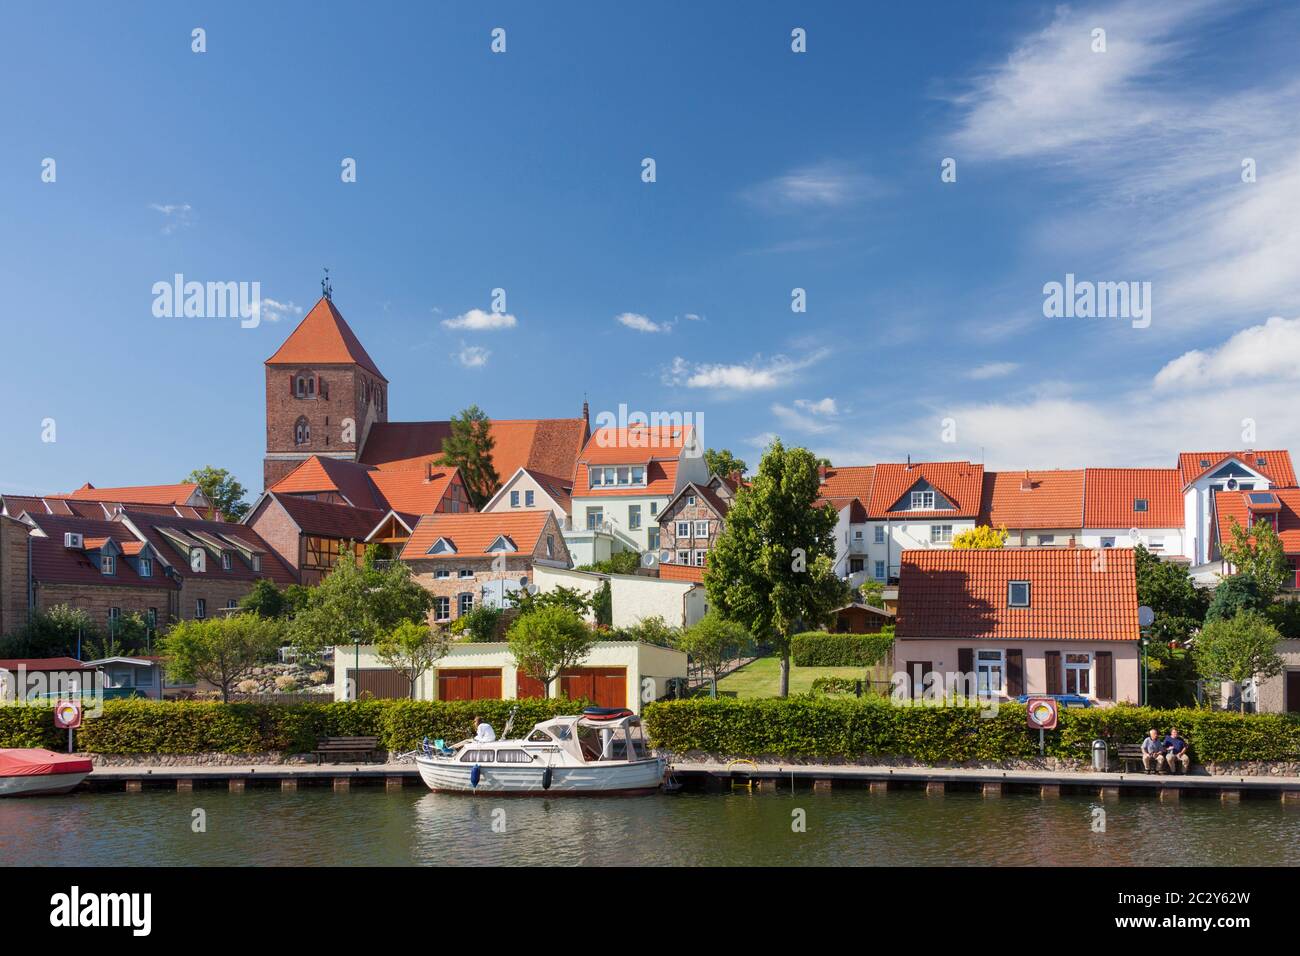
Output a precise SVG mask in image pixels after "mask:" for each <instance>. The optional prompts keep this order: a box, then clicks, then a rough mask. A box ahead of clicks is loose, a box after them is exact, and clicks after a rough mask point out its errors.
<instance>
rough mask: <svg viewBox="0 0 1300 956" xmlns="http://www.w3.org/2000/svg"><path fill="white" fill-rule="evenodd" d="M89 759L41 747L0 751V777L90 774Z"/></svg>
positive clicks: (90, 764)
mask: <svg viewBox="0 0 1300 956" xmlns="http://www.w3.org/2000/svg"><path fill="white" fill-rule="evenodd" d="M93 769H94V764H93V763H91V761H90V759H89V758H87V757H81V756H78V755H76V754H61V753H55V752H54V751H53V750H42V749H41V748H39V747H24V748H21V749H19V748H14V749H10V750H0V777H42V776H47V775H49V774H52V773H90V771H91V770H93Z"/></svg>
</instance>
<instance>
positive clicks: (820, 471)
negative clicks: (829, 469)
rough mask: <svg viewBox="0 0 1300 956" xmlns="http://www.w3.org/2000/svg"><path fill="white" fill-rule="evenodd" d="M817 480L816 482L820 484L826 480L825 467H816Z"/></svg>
mask: <svg viewBox="0 0 1300 956" xmlns="http://www.w3.org/2000/svg"><path fill="white" fill-rule="evenodd" d="M817 480H818V481H822V482H824V481H825V480H826V466H825V465H818V466H817Z"/></svg>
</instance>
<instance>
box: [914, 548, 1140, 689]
mask: <svg viewBox="0 0 1300 956" xmlns="http://www.w3.org/2000/svg"><path fill="white" fill-rule="evenodd" d="M900 562H901V566H900V574H899V588H898V590H899V597H898V613H897V618H896V631H895V642H894V651H893V654H894V670H895V672H896V673H897V674H900V675H906V676H905V677H902V678H899V680H900V681H901V683H902V684H903V686H905V688H906V689H907V690H908V691H910V692H911V694H912V695H913V696H916V697H920V696H922V695H923V694H925V693H926V692H927V691H929V692H932V693H938V695H939V696H940V697H942V696H943V695H944V692H945V691H956V692H957V693H959V694H960V695H962V696H972V695H973V694H978V695H979V696H984V695H991V696H993V697H997V698H1004V699H1007V698H1010V699H1014V698H1017V697H1021V696H1023V695H1026V694H1029V695H1042V694H1050V695H1070V696H1077V697H1082V698H1086V699H1087V700H1089V701H1091V702H1093V703H1096V704H1112V703H1137V702H1138V697H1139V692H1140V685H1141V679H1140V648H1139V645H1138V638H1139V633H1138V620H1137V611H1138V601H1137V577H1136V572H1135V564H1134V553H1133V551H1132V550H1131V549H1127V548H1115V549H1108V550H1106V551H1093V550H1087V549H1082V548H1056V547H1047V548H1037V547H1022V548H1000V549H992V550H952V549H938V548H935V549H921V550H908V551H904V552H903V554H902V555H901V557H900Z"/></svg>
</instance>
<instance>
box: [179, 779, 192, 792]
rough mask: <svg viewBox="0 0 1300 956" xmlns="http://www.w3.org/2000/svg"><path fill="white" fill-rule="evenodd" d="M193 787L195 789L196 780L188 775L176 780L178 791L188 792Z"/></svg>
mask: <svg viewBox="0 0 1300 956" xmlns="http://www.w3.org/2000/svg"><path fill="white" fill-rule="evenodd" d="M193 789H194V781H193V780H191V779H189V778H188V777H182V778H181V779H180V780H177V781H176V792H177V793H188V792H189V791H191V790H193Z"/></svg>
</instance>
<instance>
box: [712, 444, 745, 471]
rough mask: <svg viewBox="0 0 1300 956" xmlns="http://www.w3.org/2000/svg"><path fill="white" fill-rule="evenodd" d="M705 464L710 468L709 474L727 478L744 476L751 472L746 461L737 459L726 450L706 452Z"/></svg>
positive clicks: (719, 449) (716, 449) (717, 449)
mask: <svg viewBox="0 0 1300 956" xmlns="http://www.w3.org/2000/svg"><path fill="white" fill-rule="evenodd" d="M704 463H705V464H706V465H708V466H709V474H711V475H717V476H718V477H719V478H727V477H729V476H731V475H733V474H741V475H743V474H744V473H745V472H746V471H748V470H749V466H748V465H747V464H745V461H744V459H742V458H737V457H736V456H735V455H733V454H732V453H731V452H730V451H729V450H728V449H726V448H709V449H706V450H705V452H704Z"/></svg>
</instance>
